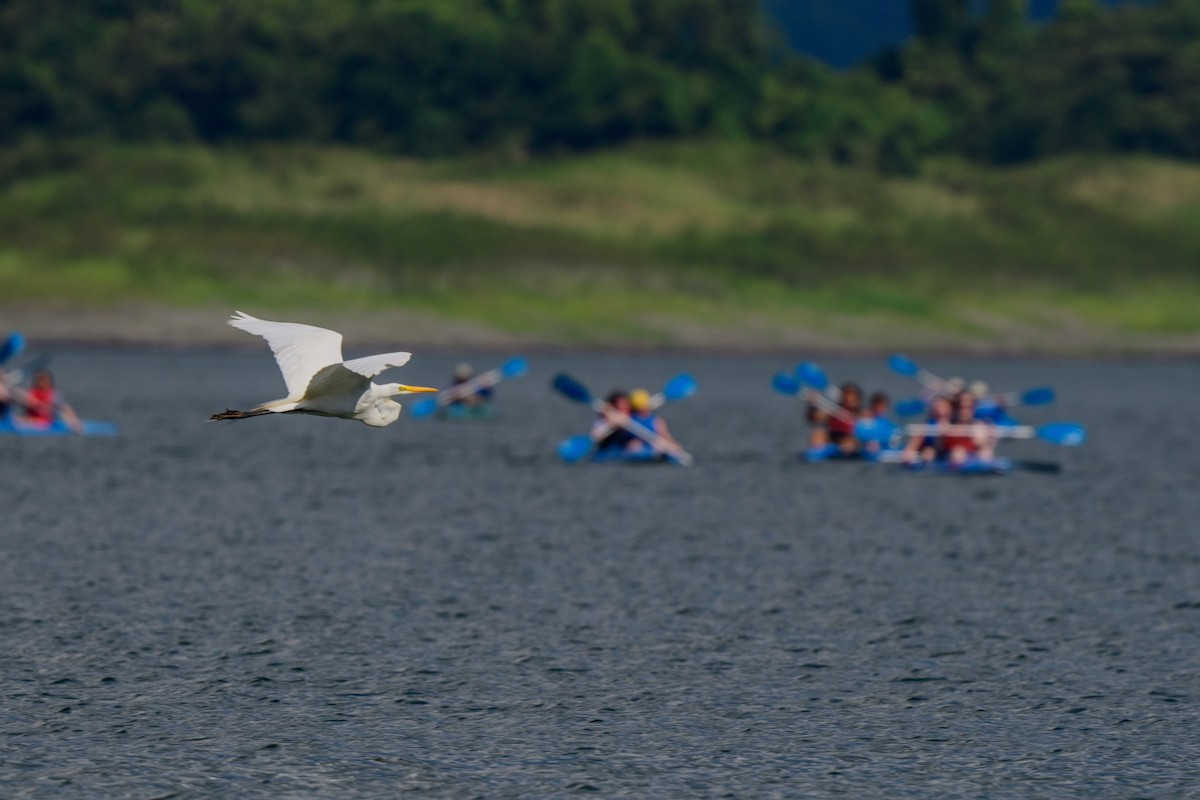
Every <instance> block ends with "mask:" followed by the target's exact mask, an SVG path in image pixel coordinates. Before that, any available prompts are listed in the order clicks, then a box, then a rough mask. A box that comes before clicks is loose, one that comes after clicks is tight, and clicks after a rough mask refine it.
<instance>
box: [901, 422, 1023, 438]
mask: <svg viewBox="0 0 1200 800" xmlns="http://www.w3.org/2000/svg"><path fill="white" fill-rule="evenodd" d="M904 432H905V433H906V434H908V435H909V436H941V435H949V436H971V435H974V434H976V433H980V432H985V433H987V434H988V435H989V436H995V437H998V438H1001V439H1034V438H1036V437H1037V435H1038V432H1037V428H1035V427H1033V426H1032V425H989V424H988V423H986V422H976V423H969V424H965V425H963V424H957V425H905V426H904Z"/></svg>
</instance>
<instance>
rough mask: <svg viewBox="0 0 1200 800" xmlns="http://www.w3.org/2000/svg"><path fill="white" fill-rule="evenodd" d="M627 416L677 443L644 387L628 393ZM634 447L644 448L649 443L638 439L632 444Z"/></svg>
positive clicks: (672, 442)
mask: <svg viewBox="0 0 1200 800" xmlns="http://www.w3.org/2000/svg"><path fill="white" fill-rule="evenodd" d="M629 408H630V413H629V417H630V419H632V420H633V421H634V422H636V423H638V424H639V425H641V426H643V427H645V428H647V429H649V430H651V431H654V432H655V433H657V434H658V435H659V436H661V437H662V438H663V439H665V440H667V441H668V442H670V443H671V444H675V445H678V444H679V443H678V442H676V441H675V437H673V436H672V435H671V431H670V430H669V429H668V428H667V423H666V420H664V419H663V418H662V417H660V416H659V415H658V412H657V411H656V410H655V409H654V404H653V403H651V402H650V393H649V392H647V391H646V390H645V389H634V390H633V391H632V392H630V393H629ZM633 446H634V447H635V448H641V449H646V448H649V447H650V446H651V445H650V444H649V443H647V442H643V441H641V440H638V441H637V442H635V443H634V445H633Z"/></svg>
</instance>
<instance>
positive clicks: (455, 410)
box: [438, 403, 496, 422]
mask: <svg viewBox="0 0 1200 800" xmlns="http://www.w3.org/2000/svg"><path fill="white" fill-rule="evenodd" d="M495 413H496V409H495V407H494V406H492V404H491V403H483V404H481V405H474V406H469V405H466V404H465V403H455V404H452V405H448V406H443V407H442V408H439V409H438V414H439V415H440V416H441V417H442V419H448V420H454V421H456V422H458V421H462V420H472V419H488V418H489V417H491V416H493V415H494V414H495Z"/></svg>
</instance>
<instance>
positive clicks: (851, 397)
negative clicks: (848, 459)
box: [808, 382, 863, 456]
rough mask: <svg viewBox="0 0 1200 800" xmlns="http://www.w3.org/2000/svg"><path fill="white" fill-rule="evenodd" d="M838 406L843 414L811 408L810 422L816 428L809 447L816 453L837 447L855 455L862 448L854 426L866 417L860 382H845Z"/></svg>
mask: <svg viewBox="0 0 1200 800" xmlns="http://www.w3.org/2000/svg"><path fill="white" fill-rule="evenodd" d="M838 406H839V407H840V408H841V410H842V412H843V413H840V414H839V413H834V412H827V411H824V410H821V409H817V408H815V407H811V409H812V410H810V412H809V421H810V422H812V423H813V429H812V432H811V434H809V440H808V446H809V448H810V449H814V450H815V449H819V448H822V447H826V446H828V445H830V444H835V445H837V446H838V450H839V451H841V453H842V455H844V456H852V455H855V454H856V453H858V452H859V450H860V447H861V445H860V442H859V441H858V439H857V438H855V436H854V425H855V423H856V422H858V420H859V419H861V418H862V416H863V391H862V388H861V387H860V386H859V385H858V384H857V383H850V382H847V383H843V384H842V385H841V386H840V387H839V397H838Z"/></svg>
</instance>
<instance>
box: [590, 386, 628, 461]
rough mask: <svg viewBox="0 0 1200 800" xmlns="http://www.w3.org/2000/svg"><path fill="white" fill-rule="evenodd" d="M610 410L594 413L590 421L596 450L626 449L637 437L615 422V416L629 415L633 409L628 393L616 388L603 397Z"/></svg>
mask: <svg viewBox="0 0 1200 800" xmlns="http://www.w3.org/2000/svg"><path fill="white" fill-rule="evenodd" d="M605 402H607V403H608V405H609V407H610V408H611V409H612V412H615V413H612V412H608V411H603V412H601V413H599V414H597V415H596V419H595V420H594V421H593V422H592V440H593V441H595V442H596V450H597V451H601V450H608V451H614V450H628V449H630V448H631V447H632V446H633V444H634V443H635V442H637V441H638V438H637V437H636V436H634V435H633V434H632V433H630V432H629V431H627V430H625V428H623V427H622V426H621V425H620V424H618V423H617V421H616V420H617V416H618V415H620V414H624V415H625V416H627V417H628V416H630V414H631V412H632V411H633V409H632V408H631V407H630V404H629V395H628V394H627V393H626V392H624V391H621V390H620V389H616V390H614V391H612V392H610V393H609V395H608V397H606V398H605Z"/></svg>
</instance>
